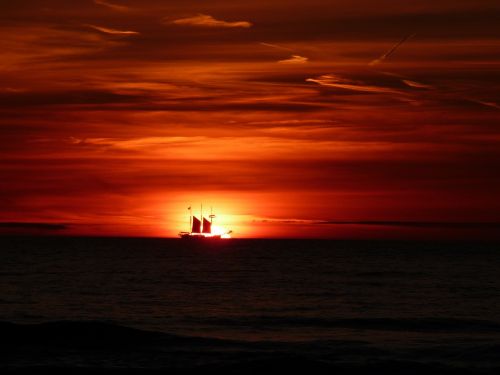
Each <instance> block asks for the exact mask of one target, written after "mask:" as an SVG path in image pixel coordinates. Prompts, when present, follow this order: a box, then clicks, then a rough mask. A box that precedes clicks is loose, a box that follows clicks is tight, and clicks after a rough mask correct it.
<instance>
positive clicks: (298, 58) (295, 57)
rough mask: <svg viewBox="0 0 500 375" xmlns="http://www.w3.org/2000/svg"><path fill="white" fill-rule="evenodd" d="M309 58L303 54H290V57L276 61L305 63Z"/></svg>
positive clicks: (280, 62)
mask: <svg viewBox="0 0 500 375" xmlns="http://www.w3.org/2000/svg"><path fill="white" fill-rule="evenodd" d="M307 61H309V59H308V58H307V57H304V56H299V55H292V56H291V57H290V58H288V59H285V60H280V61H278V64H305V63H306V62H307Z"/></svg>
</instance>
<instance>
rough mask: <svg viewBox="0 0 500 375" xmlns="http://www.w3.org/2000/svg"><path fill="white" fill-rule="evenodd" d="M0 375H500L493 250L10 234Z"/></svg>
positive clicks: (0, 292) (0, 253)
mask: <svg viewBox="0 0 500 375" xmlns="http://www.w3.org/2000/svg"><path fill="white" fill-rule="evenodd" d="M0 342H1V344H0V371H1V372H2V373H41V372H43V371H46V370H48V371H50V372H49V373H104V372H105V373H122V372H123V373H135V372H137V373H144V372H146V373H147V372H151V373H167V372H169V373H201V372H206V371H217V372H219V373H220V372H222V373H234V374H239V373H242V374H250V373H252V374H254V373H281V372H287V371H297V372H300V373H306V374H315V373H321V374H323V373H324V374H326V373H328V374H332V373H337V374H373V373H378V372H381V373H384V374H422V373H427V372H429V373H436V374H441V373H442V374H493V373H500V244H499V243H495V242H480V241H476V242H473V241H471V242H425V241H412V242H404V241H382V240H379V241H340V240H335V241H334V240H279V239H276V240H271V239H231V240H224V241H205V242H203V241H185V240H181V239H162V238H92V237H1V238H0Z"/></svg>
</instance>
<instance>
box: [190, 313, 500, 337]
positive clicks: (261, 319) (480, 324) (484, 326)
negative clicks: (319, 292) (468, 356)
mask: <svg viewBox="0 0 500 375" xmlns="http://www.w3.org/2000/svg"><path fill="white" fill-rule="evenodd" d="M193 320H194V321H196V322H198V323H205V324H212V325H217V326H228V327H247V328H272V327H274V328H288V327H319V328H347V329H361V330H376V331H408V332H435V333H438V332H442V333H446V332H450V333H455V332H462V333H466V332H470V333H500V323H497V322H492V321H487V320H474V319H456V318H415V319H401V318H399V319H396V318H348V319H328V318H320V317H293V316H250V317H230V318H205V319H193Z"/></svg>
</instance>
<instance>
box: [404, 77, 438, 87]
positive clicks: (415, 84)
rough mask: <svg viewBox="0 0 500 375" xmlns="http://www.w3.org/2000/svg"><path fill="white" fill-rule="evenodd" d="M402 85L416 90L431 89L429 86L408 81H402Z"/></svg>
mask: <svg viewBox="0 0 500 375" xmlns="http://www.w3.org/2000/svg"><path fill="white" fill-rule="evenodd" d="M402 81H403V83H404V84H405V85H407V86H410V87H414V88H417V89H432V88H433V87H432V86H431V85H426V84H425V83H420V82H415V81H410V80H409V79H403V80H402Z"/></svg>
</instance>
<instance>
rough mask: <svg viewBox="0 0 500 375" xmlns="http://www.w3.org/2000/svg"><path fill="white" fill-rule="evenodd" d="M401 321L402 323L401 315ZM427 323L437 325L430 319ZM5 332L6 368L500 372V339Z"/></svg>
mask: <svg viewBox="0 0 500 375" xmlns="http://www.w3.org/2000/svg"><path fill="white" fill-rule="evenodd" d="M352 321H353V322H354V321H355V326H356V327H359V326H360V325H365V326H366V325H370V324H371V325H374V324H378V325H382V326H384V327H387V322H381V321H380V320H377V319H372V320H367V319H364V320H360V319H353V320H352ZM448 321H449V320H448ZM472 323H474V324H473V325H474V326H475V327H476V329H477V325H478V324H479V323H478V322H476V321H472V322H471V321H465V323H464V321H461V322H455V324H457V325H461V326H462V327H463V326H464V324H465V325H467V324H469V325H471V324H472ZM343 324H344V325H345V324H346V320H344V322H343ZM353 324H354V323H353ZM397 324H399V326H400V327H403V326H404V324H402V323H401V320H399V322H398V323H397ZM421 324H423V323H422V322H421ZM426 324H427V325H429V324H431V323H430V322H428V321H427V322H426ZM433 324H437V322H433ZM491 324H493V323H485V322H482V323H481V327H483V329H486V328H487V327H492V326H491ZM391 325H392V326H394V325H395V323H394V322H392V323H391ZM495 327H496V328H497V329H498V326H495ZM0 332H1V340H0V370H2V373H23V374H24V373H34V374H35V373H40V372H44V371H50V372H51V373H53V374H59V373H61V374H63V373H68V372H69V371H70V372H71V373H74V372H75V373H77V374H78V373H81V374H83V373H85V374H86V373H92V374H94V373H96V372H97V373H103V372H105V373H109V372H113V373H117V372H120V373H123V372H126V373H136V372H137V373H144V372H154V373H159V372H162V373H164V372H165V371H168V372H169V373H183V374H185V373H194V372H196V373H203V372H206V371H216V372H218V373H224V374H225V373H228V374H229V373H231V374H232V373H239V374H253V373H270V372H283V371H285V372H287V371H299V372H304V373H320V374H323V373H324V374H327V373H328V374H331V373H341V374H373V373H374V372H375V373H377V372H379V371H380V372H381V373H385V374H386V375H387V374H403V373H404V374H420V373H424V372H429V373H446V374H475V373H478V374H490V373H491V374H494V373H498V371H499V370H500V359H499V358H498V355H497V353H498V352H499V350H500V342H498V340H493V341H492V340H490V341H489V342H484V341H482V342H476V341H474V340H471V341H463V340H462V339H460V340H458V341H456V342H451V343H442V342H441V343H440V342H437V341H433V343H432V344H429V345H427V346H425V347H423V348H413V347H411V346H397V347H394V346H392V347H391V346H390V345H389V346H388V345H386V344H383V343H382V344H381V345H376V344H373V343H367V342H363V341H349V340H317V341H307V342H244V341H237V340H220V339H216V338H203V337H196V336H182V335H176V334H171V333H163V332H155V331H147V330H142V329H136V328H130V327H125V326H120V325H117V324H114V323H112V322H96V321H56V322H47V323H39V324H16V323H9V322H0ZM457 359H458V360H457ZM460 361H461V362H460ZM5 370H6V371H5Z"/></svg>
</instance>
